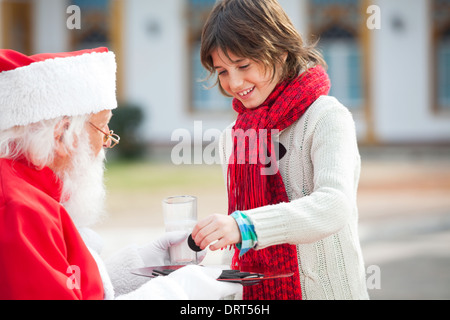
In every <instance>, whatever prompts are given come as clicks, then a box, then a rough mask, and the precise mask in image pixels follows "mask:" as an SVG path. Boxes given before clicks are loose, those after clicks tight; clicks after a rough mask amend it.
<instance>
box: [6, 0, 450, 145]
mask: <svg viewBox="0 0 450 320" xmlns="http://www.w3.org/2000/svg"><path fill="white" fill-rule="evenodd" d="M279 1H280V3H281V5H282V6H283V7H284V9H285V10H286V12H287V14H288V15H289V16H290V18H291V20H292V21H293V23H294V25H295V26H296V28H297V29H298V30H299V32H300V33H301V34H302V35H303V37H304V38H305V40H308V41H315V40H318V41H319V42H318V46H319V48H320V49H321V50H322V52H323V54H324V57H325V59H326V61H327V63H328V67H329V74H330V77H331V80H332V92H331V94H332V95H335V96H336V97H337V98H338V99H339V100H340V101H341V102H342V103H343V104H344V105H346V106H347V107H348V108H349V109H350V110H351V111H352V113H353V115H354V118H355V121H356V126H357V133H358V139H359V141H360V143H361V144H399V143H450V0H430V1H427V0H395V1H393V0H279ZM214 2H215V0H166V1H159V0H90V1H87V0H0V28H1V29H0V47H2V48H10V49H15V50H19V51H22V52H25V53H28V54H34V53H39V52H58V51H70V50H77V49H83V48H89V47H96V46H108V47H109V48H110V49H111V50H113V51H114V52H115V53H116V56H117V61H118V98H119V101H121V102H122V103H123V104H128V103H132V104H135V105H138V106H140V107H141V108H142V110H143V111H144V115H145V119H144V122H143V126H142V127H141V136H142V138H143V139H144V140H145V141H146V142H148V143H150V144H170V143H171V142H173V141H171V138H172V134H173V132H174V131H176V130H177V129H180V128H182V129H186V130H187V131H189V132H192V133H193V134H194V130H195V128H194V126H195V125H194V124H195V123H197V125H198V123H199V122H201V125H202V128H201V129H202V130H203V131H207V130H209V129H215V130H223V129H224V128H225V127H226V126H227V125H228V124H229V123H230V122H231V121H233V120H234V119H235V116H236V115H235V114H234V112H233V111H232V108H231V101H230V99H229V98H225V97H223V96H221V95H220V94H219V92H218V90H217V88H215V87H213V88H211V89H206V88H205V87H210V86H211V85H213V84H214V79H212V80H210V81H209V82H205V81H202V79H204V78H205V77H206V76H207V74H206V72H205V70H203V68H202V66H201V64H200V61H199V46H200V35H201V29H202V25H203V23H204V21H205V19H206V17H207V15H208V13H209V11H210V10H211V7H212V6H213V4H214Z"/></svg>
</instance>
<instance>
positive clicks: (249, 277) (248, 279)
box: [131, 265, 294, 286]
mask: <svg viewBox="0 0 450 320" xmlns="http://www.w3.org/2000/svg"><path fill="white" fill-rule="evenodd" d="M182 267H185V266H184V265H177V266H155V267H145V268H139V269H133V270H131V273H132V274H134V275H138V276H143V277H149V278H156V277H161V276H167V275H169V274H170V273H171V272H174V271H176V270H178V269H180V268H182ZM293 275H294V273H293V272H287V273H270V272H264V273H259V272H251V271H239V270H222V274H221V275H220V277H219V278H218V279H217V280H218V281H225V282H232V283H241V284H242V285H245V286H247V285H255V284H258V283H260V282H261V281H266V280H273V279H280V278H288V277H291V276H293Z"/></svg>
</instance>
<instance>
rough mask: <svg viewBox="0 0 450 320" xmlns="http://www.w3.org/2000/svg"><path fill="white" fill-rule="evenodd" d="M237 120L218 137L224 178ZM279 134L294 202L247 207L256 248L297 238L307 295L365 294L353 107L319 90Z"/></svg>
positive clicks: (226, 259)
mask: <svg viewBox="0 0 450 320" xmlns="http://www.w3.org/2000/svg"><path fill="white" fill-rule="evenodd" d="M233 126H234V123H232V124H231V125H230V126H229V127H227V128H226V129H225V130H224V131H223V134H222V135H221V138H220V141H219V144H220V149H219V150H220V153H221V161H222V162H223V164H224V165H223V167H222V169H223V175H224V178H225V179H226V177H227V170H228V159H229V158H230V155H231V153H232V147H233V144H232V136H231V131H232V130H231V129H232V127H233ZM278 141H279V142H280V143H281V144H283V145H284V146H285V147H286V149H287V153H286V155H285V156H284V157H283V158H282V159H281V160H280V161H279V170H280V173H281V176H282V177H283V181H284V184H285V187H286V192H287V194H288V196H289V199H290V202H289V203H280V204H277V205H272V206H265V207H260V208H256V209H252V210H247V211H244V213H245V214H246V215H247V216H248V217H249V218H250V219H251V221H252V223H253V224H254V226H255V230H256V233H257V235H258V244H257V246H256V247H255V250H260V249H264V248H267V247H270V246H273V245H276V244H281V243H290V244H295V245H296V246H297V256H298V264H299V270H300V283H301V288H302V299H303V300H311V299H312V300H319V299H320V300H325V299H338V300H341V299H367V298H368V293H367V286H366V279H365V277H366V269H365V266H364V261H363V256H362V253H361V246H360V243H359V237H358V208H357V201H356V199H357V187H358V180H359V173H360V170H361V160H360V156H359V152H358V145H357V140H356V132H355V122H354V120H353V118H352V115H351V113H350V112H349V110H348V109H347V108H345V106H343V105H342V104H341V103H339V101H338V100H337V99H336V98H334V97H330V96H322V97H320V98H319V99H317V100H316V101H315V102H314V103H313V104H312V105H311V106H310V107H309V108H308V111H307V112H306V113H305V114H304V115H303V116H302V117H301V118H300V119H299V120H298V121H297V122H296V123H294V124H293V125H291V126H290V127H289V128H287V129H286V130H284V131H282V132H281V133H280V135H279V137H278ZM225 181H226V180H225ZM233 255H234V252H233V251H231V252H229V253H228V252H226V253H224V260H223V261H222V263H223V264H231V259H232V256H233Z"/></svg>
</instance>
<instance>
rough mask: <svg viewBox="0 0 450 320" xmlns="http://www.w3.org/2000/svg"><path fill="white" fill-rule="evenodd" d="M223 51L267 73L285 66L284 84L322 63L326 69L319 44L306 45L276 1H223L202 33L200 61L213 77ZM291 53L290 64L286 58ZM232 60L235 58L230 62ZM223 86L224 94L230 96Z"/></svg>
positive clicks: (210, 17) (218, 3) (219, 2)
mask: <svg viewBox="0 0 450 320" xmlns="http://www.w3.org/2000/svg"><path fill="white" fill-rule="evenodd" d="M214 50H221V51H222V52H223V53H224V54H225V55H226V56H227V58H228V59H229V58H230V57H229V55H228V54H229V53H233V54H234V55H236V56H238V57H243V58H248V59H251V60H254V61H258V62H261V63H262V64H263V65H264V67H265V69H266V71H267V70H269V69H270V68H271V69H272V75H273V77H274V76H275V70H276V66H277V65H281V66H282V71H281V78H280V79H281V81H283V80H286V79H294V78H295V77H297V76H299V75H300V73H301V72H302V71H305V70H307V69H308V68H310V67H313V66H316V65H318V64H320V65H322V66H324V67H325V68H326V63H325V61H324V60H323V57H322V55H321V54H320V52H318V51H317V50H316V49H315V45H312V46H306V45H304V43H303V40H302V37H301V36H300V34H299V33H298V32H297V30H296V29H295V27H294V26H293V24H292V22H291V20H290V19H289V17H288V16H287V15H286V13H285V12H284V10H283V9H282V7H281V6H280V4H279V3H278V2H277V1H276V0H219V1H218V2H217V3H216V4H215V6H214V8H213V10H212V12H211V13H210V15H209V17H208V20H207V21H206V24H205V26H204V27H203V32H202V44H201V51H200V58H201V62H202V64H203V66H204V67H205V68H206V69H207V70H208V71H209V73H210V76H213V75H214V74H215V72H216V70H215V68H214V64H213V61H212V57H211V54H212V52H213V51H214ZM285 53H287V59H286V62H285V63H283V55H284V54H285ZM230 60H231V59H230ZM216 84H219V89H220V91H221V92H222V93H223V94H224V95H226V96H229V95H228V94H227V93H226V92H225V90H223V88H222V86H221V85H220V82H219V80H218V79H217V82H216Z"/></svg>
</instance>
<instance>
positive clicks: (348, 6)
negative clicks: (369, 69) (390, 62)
mask: <svg viewBox="0 0 450 320" xmlns="http://www.w3.org/2000/svg"><path fill="white" fill-rule="evenodd" d="M310 10H311V15H310V16H311V31H312V34H313V35H314V36H315V37H318V38H319V40H320V41H319V44H318V48H319V49H320V50H321V51H322V53H323V55H324V58H325V60H326V62H327V64H328V74H329V76H330V79H331V84H332V87H331V91H330V95H332V96H335V97H337V98H338V99H339V100H340V101H341V102H342V103H343V104H344V105H345V106H347V107H348V108H351V109H353V110H355V109H359V108H362V107H363V104H364V90H363V79H364V77H363V57H362V48H361V45H360V34H359V30H360V28H359V26H360V25H361V15H360V8H359V1H357V0H310Z"/></svg>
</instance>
